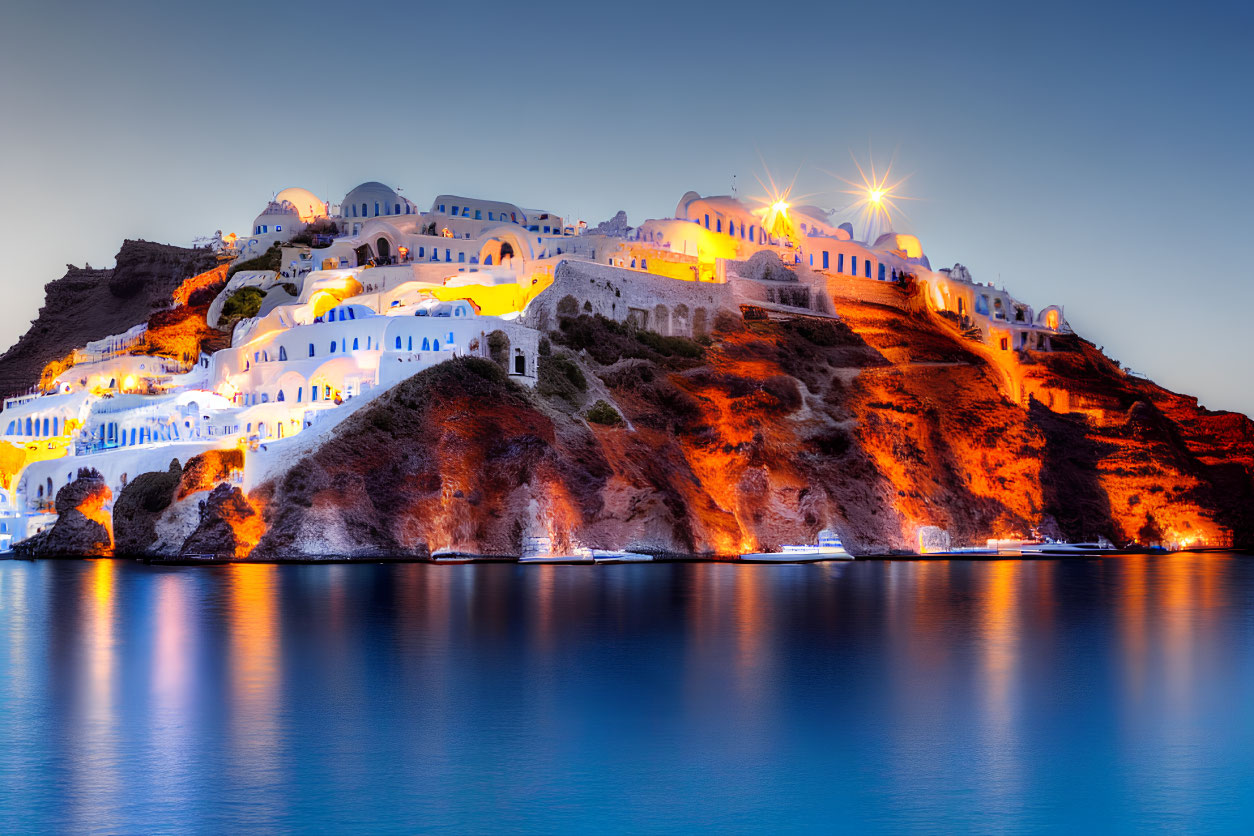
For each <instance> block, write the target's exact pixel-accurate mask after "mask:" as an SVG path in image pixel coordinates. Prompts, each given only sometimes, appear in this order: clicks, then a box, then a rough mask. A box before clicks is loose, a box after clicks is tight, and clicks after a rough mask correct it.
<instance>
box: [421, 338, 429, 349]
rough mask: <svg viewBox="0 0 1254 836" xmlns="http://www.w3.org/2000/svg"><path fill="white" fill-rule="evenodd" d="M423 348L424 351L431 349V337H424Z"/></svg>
mask: <svg viewBox="0 0 1254 836" xmlns="http://www.w3.org/2000/svg"><path fill="white" fill-rule="evenodd" d="M422 350H423V351H430V350H431V341H430V340H429V339H427V338H426V337H423V338H422Z"/></svg>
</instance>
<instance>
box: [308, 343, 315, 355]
mask: <svg viewBox="0 0 1254 836" xmlns="http://www.w3.org/2000/svg"><path fill="white" fill-rule="evenodd" d="M309 356H310V357H313V356H314V347H313V343H310V344H309Z"/></svg>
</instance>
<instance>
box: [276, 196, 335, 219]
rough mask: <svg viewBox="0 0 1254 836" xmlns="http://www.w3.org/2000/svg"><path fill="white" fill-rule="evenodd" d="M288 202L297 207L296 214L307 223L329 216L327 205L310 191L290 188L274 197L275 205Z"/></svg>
mask: <svg viewBox="0 0 1254 836" xmlns="http://www.w3.org/2000/svg"><path fill="white" fill-rule="evenodd" d="M284 201H287V202H288V203H290V204H292V206H294V207H296V213H297V214H298V215H300V219H301V220H302V221H304V222H305V223H309V222H310V221H313V220H316V219H318V218H325V217H326V215H327V207H326V204H325V203H323V202H322V201H321V200H319V199H318V198H317V196H316V195H314V193H313V192H311V191H309V190H308V189H300V188H290V189H284V190H283V191H281V192H279V193H278V194H277V195H275V197H274V202H275V203H283V202H284Z"/></svg>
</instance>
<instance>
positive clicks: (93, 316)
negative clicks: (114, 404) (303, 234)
mask: <svg viewBox="0 0 1254 836" xmlns="http://www.w3.org/2000/svg"><path fill="white" fill-rule="evenodd" d="M215 265H216V259H215V257H214V255H213V253H212V252H210V251H209V250H195V249H187V248H184V247H175V246H171V245H169V244H154V243H152V242H149V241H125V242H123V243H122V249H121V250H119V251H118V255H117V265H116V266H115V267H114V268H112V269H109V270H90V269H82V268H78V267H75V266H73V265H67V269H66V273H65V275H64V276H62V277H61V278H60V279H57V280H56V281H53V282H49V283H48V284H47V285H45V287H44V291H45V296H44V306H43V307H42V308H40V310H39V315H38V317H36V318H35V320H33V321H32V322H31V327H30V330H29V331H27V332H26V333H25V334H23V335H22V337H21V339H19V340H18V341H17V343H15V344H14V345H13V346H12V347H11V348H10V349H9V350H8V351H6V352H5V353H4V355H3V356H0V397H8V396H10V395H14V394H19V393H22V392H25V391H26V390H27V389H28V388H30V387H31V386H33V385H35V384H36V383H38V382H39V376H40V372H41V371H42V370H43V368H44V367H45V366H46V365H47V364H48V363H51V362H53V361H56V360H59V359H61V358H63V357H65V356H66V355H68V354H69V353H70V352H71V351H73V350H74V349H75V348H82V347H83V346H84V345H85V344H86V343H87V342H89V341H91V340H98V339H102V338H104V337H107V336H109V335H110V334H120V333H123V332H125V331H126V330H127V329H128V328H130V327H131V326H133V325H137V324H139V323H141V322H145V321H147V320H148V318H149V317H150V316H151V315H152V314H153V313H154V312H156V311H160V310H163V309H165V308H168V307H169V306H170V304H171V299H172V298H173V296H174V293H175V291H176V290H178V289H179V287H180V285H182V284H183V282H184V280H185V279H187V278H189V277H191V276H193V275H196V274H199V273H203V272H205V271H209V270H211V269H212V268H214V266H215Z"/></svg>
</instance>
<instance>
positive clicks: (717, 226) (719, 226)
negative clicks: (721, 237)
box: [714, 218, 723, 232]
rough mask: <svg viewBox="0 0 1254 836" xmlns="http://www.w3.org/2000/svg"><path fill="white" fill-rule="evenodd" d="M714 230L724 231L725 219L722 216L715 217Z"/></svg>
mask: <svg viewBox="0 0 1254 836" xmlns="http://www.w3.org/2000/svg"><path fill="white" fill-rule="evenodd" d="M714 231H715V232H722V231H723V219H722V218H715V219H714Z"/></svg>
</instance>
